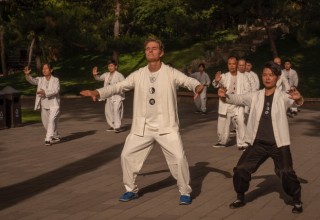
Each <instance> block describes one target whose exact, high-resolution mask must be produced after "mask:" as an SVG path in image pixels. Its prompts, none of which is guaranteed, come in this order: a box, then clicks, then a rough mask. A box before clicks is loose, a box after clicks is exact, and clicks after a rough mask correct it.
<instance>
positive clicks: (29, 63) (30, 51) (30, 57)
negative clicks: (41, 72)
mask: <svg viewBox="0 0 320 220" xmlns="http://www.w3.org/2000/svg"><path fill="white" fill-rule="evenodd" d="M35 41H36V38H35V37H34V38H33V39H32V41H31V44H30V47H29V56H28V66H29V67H30V65H31V61H32V54H33V47H34V42H35Z"/></svg>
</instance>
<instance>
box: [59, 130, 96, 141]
mask: <svg viewBox="0 0 320 220" xmlns="http://www.w3.org/2000/svg"><path fill="white" fill-rule="evenodd" d="M96 132H97V130H91V131H83V132H75V133H71V134H70V135H68V136H64V137H62V138H61V141H60V142H61V143H63V142H68V141H73V140H75V139H79V138H82V137H85V136H89V135H94V134H95V133H96Z"/></svg>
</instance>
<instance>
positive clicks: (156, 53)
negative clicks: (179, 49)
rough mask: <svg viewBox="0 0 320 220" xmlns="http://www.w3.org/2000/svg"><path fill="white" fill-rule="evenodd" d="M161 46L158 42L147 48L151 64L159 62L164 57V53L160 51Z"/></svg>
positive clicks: (147, 55) (147, 56)
mask: <svg viewBox="0 0 320 220" xmlns="http://www.w3.org/2000/svg"><path fill="white" fill-rule="evenodd" d="M159 46H160V45H159V44H158V43H157V42H153V41H151V42H149V43H147V45H146V48H145V54H146V59H147V61H149V62H153V61H159V60H160V58H161V57H162V55H163V51H162V50H160V47H159Z"/></svg>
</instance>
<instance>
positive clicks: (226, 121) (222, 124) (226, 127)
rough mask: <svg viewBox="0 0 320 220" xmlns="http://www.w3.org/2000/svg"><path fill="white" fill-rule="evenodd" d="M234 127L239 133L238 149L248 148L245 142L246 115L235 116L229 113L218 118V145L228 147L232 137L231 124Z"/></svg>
mask: <svg viewBox="0 0 320 220" xmlns="http://www.w3.org/2000/svg"><path fill="white" fill-rule="evenodd" d="M231 122H232V124H233V125H234V127H235V129H236V133H237V145H238V147H246V146H248V144H247V143H245V141H244V135H245V130H246V126H245V123H244V114H238V115H235V114H234V113H231V112H228V113H227V115H220V114H219V117H218V143H220V144H222V145H226V144H227V142H228V140H229V136H230V123H231Z"/></svg>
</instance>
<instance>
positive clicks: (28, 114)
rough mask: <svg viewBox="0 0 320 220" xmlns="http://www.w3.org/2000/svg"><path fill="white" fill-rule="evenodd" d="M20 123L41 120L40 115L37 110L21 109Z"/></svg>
mask: <svg viewBox="0 0 320 220" xmlns="http://www.w3.org/2000/svg"><path fill="white" fill-rule="evenodd" d="M21 116H22V123H23V124H25V123H36V122H41V115H40V112H39V111H34V110H33V109H26V108H22V109H21Z"/></svg>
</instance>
